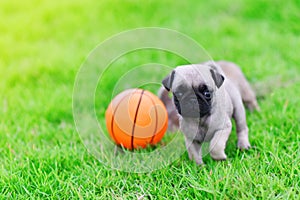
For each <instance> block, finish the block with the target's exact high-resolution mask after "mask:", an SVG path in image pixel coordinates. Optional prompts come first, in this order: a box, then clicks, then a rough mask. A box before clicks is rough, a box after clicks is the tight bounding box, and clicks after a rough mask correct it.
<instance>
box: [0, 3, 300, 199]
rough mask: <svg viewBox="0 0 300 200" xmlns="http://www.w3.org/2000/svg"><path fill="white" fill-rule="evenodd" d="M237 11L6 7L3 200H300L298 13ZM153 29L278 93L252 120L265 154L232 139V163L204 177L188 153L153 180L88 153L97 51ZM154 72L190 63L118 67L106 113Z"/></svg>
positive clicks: (0, 164)
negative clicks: (77, 113) (86, 103)
mask: <svg viewBox="0 0 300 200" xmlns="http://www.w3.org/2000/svg"><path fill="white" fill-rule="evenodd" d="M231 2H232V1H229V0H222V1H206V2H200V1H196V0H193V1H189V2H188V3H187V2H184V1H182V2H180V1H170V0H166V1H143V2H142V3H141V2H137V1H133V0H130V1H116V0H112V1H109V0H107V1H106V0H105V1H104V0H103V1H89V2H83V1H79V0H75V1H72V2H71V1H66V0H61V1H57V2H54V1H38V0H32V1H16V0H12V1H8V0H4V1H1V2H0V18H1V20H0V30H1V31H0V78H1V81H0V199H47V198H48V199H57V198H59V199H69V198H75V199H95V198H98V199H136V198H139V197H142V196H144V197H145V199H147V198H150V199H155V198H158V199H174V198H175V199H176V198H178V199H193V198H196V199H204V198H209V199H297V196H299V195H300V184H299V183H300V177H299V174H300V169H299V166H300V150H299V143H300V135H299V130H300V125H299V124H300V114H299V113H300V97H299V95H298V94H299V93H300V82H299V79H298V76H299V73H300V58H299V51H298V49H299V46H300V38H299V34H300V24H299V19H300V3H299V1H297V0H294V1H286V2H284V3H283V2H282V1H279V0H276V1H272V2H269V3H266V2H265V1H250V0H247V1H244V2H243V3H242V2H235V3H231ZM148 26H156V27H164V28H170V29H175V30H178V31H180V32H183V33H185V34H187V35H188V36H190V37H192V38H194V39H195V40H196V41H197V42H198V43H200V44H201V45H203V47H204V48H205V49H206V50H207V51H208V52H209V54H210V55H211V56H212V57H213V58H214V59H216V60H217V59H226V60H231V61H234V62H236V63H238V64H240V65H241V66H242V68H243V71H244V72H245V74H246V76H247V78H248V79H249V80H250V82H251V83H253V84H254V85H256V86H257V87H256V90H257V91H258V93H260V91H262V90H263V91H265V88H268V90H267V92H264V93H263V98H260V100H259V104H260V106H261V108H262V111H261V112H260V113H254V114H249V113H247V117H248V124H249V128H250V141H251V143H252V145H253V146H255V147H256V148H253V149H251V150H250V151H248V152H239V151H238V150H236V136H235V135H234V134H232V135H231V137H230V140H229V141H228V145H227V149H226V153H227V155H228V160H227V161H225V162H216V161H213V160H212V159H211V158H210V157H209V156H208V157H205V158H204V161H205V163H206V166H205V167H199V166H197V165H196V164H195V163H193V162H192V161H190V160H189V159H188V156H187V153H184V154H183V155H182V156H181V157H180V158H178V159H177V160H176V161H175V162H173V163H172V164H170V165H169V166H168V167H166V168H163V169H160V170H157V171H154V172H152V173H146V174H135V173H126V172H121V171H116V170H112V169H109V168H107V167H106V166H104V165H103V164H101V162H99V161H98V160H97V159H95V158H94V157H93V156H92V155H90V154H89V153H88V152H87V150H86V149H85V147H84V145H83V143H82V141H81V140H80V137H79V135H78V133H77V132H76V128H75V125H74V121H73V115H72V92H73V84H74V81H75V76H76V73H77V71H78V70H79V67H80V65H81V63H82V62H83V61H84V60H85V58H86V57H87V55H88V54H89V52H90V51H91V50H92V49H93V48H94V47H95V46H96V45H97V44H98V43H100V42H102V41H104V40H105V39H106V38H108V37H110V36H111V35H113V34H116V33H119V32H120V31H124V30H127V29H131V28H137V27H148ZM173 42H176V41H173ZM144 62H147V63H148V62H158V63H164V64H167V65H169V66H172V67H175V66H176V65H177V64H181V62H182V61H181V60H180V59H178V58H174V57H172V56H170V55H167V54H164V53H161V54H159V53H155V52H150V53H147V52H140V54H137V55H135V56H134V55H133V56H131V55H128V57H126V58H124V60H119V61H117V62H116V63H115V64H114V66H113V67H112V68H111V70H112V72H113V73H114V74H115V75H113V76H111V79H109V78H107V82H106V83H105V87H104V88H103V89H104V95H102V96H101V95H100V94H99V92H98V93H97V94H96V97H98V98H99V99H101V101H100V100H99V102H104V103H103V104H104V105H105V106H106V105H107V103H108V102H109V101H110V96H108V94H110V91H111V88H113V86H114V80H117V79H118V76H119V74H122V73H123V72H125V71H126V70H127V69H129V68H130V67H131V66H134V65H136V64H143V63H144ZM122 70H123V71H122ZM141 76H142V77H143V76H144V78H145V79H147V78H148V76H149V75H147V74H141ZM287 82H288V83H289V84H285V83H287ZM283 86H284V87H283ZM101 105H102V104H101V103H96V107H97V108H99V109H98V110H97V114H98V117H99V120H100V121H101V120H102V121H103V113H104V109H102V110H101V108H100V107H101ZM105 106H104V107H105ZM102 108H103V106H102Z"/></svg>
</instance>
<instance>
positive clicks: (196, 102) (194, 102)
mask: <svg viewBox="0 0 300 200" xmlns="http://www.w3.org/2000/svg"><path fill="white" fill-rule="evenodd" d="M190 102H191V103H192V104H194V105H198V100H197V99H196V98H192V99H190Z"/></svg>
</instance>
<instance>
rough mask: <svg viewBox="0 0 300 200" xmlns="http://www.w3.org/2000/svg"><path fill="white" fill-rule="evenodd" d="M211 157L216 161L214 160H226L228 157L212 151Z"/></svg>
mask: <svg viewBox="0 0 300 200" xmlns="http://www.w3.org/2000/svg"><path fill="white" fill-rule="evenodd" d="M210 156H211V157H212V158H213V159H214V160H226V158H227V156H226V154H225V153H224V151H223V152H215V151H211V152H210Z"/></svg>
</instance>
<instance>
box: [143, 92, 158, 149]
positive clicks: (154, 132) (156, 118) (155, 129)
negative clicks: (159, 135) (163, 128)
mask: <svg viewBox="0 0 300 200" xmlns="http://www.w3.org/2000/svg"><path fill="white" fill-rule="evenodd" d="M145 96H147V97H149V99H150V100H151V102H152V104H153V106H154V110H155V126H154V131H153V134H152V137H151V140H150V144H151V143H152V142H153V140H154V137H155V135H156V131H157V124H158V115H157V108H156V105H155V102H154V101H153V99H152V98H151V96H149V95H147V94H145Z"/></svg>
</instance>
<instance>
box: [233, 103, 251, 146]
mask: <svg viewBox="0 0 300 200" xmlns="http://www.w3.org/2000/svg"><path fill="white" fill-rule="evenodd" d="M234 103H235V104H234V112H233V118H234V120H235V124H236V133H237V138H238V144H237V146H238V148H239V149H249V148H250V147H251V145H250V143H249V138H248V126H247V122H246V113H245V108H244V106H243V104H242V101H235V102H234Z"/></svg>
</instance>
